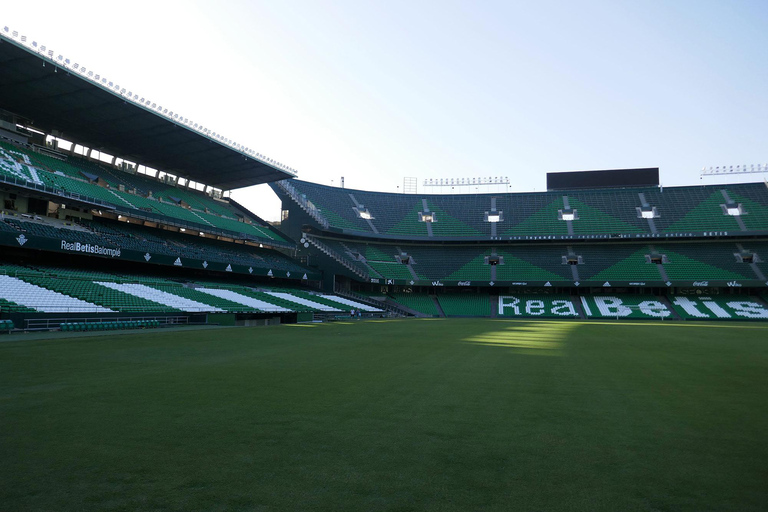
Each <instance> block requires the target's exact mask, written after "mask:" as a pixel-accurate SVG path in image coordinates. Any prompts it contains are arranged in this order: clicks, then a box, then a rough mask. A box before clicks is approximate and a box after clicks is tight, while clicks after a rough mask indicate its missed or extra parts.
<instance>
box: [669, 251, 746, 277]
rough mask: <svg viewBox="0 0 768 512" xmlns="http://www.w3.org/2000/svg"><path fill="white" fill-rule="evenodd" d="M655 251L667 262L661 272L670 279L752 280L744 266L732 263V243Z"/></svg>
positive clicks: (734, 259) (733, 261) (733, 257)
mask: <svg viewBox="0 0 768 512" xmlns="http://www.w3.org/2000/svg"><path fill="white" fill-rule="evenodd" d="M656 250H657V251H659V252H660V253H663V254H665V255H666V256H667V258H668V259H669V262H668V263H665V264H664V270H665V271H666V273H667V275H668V276H669V278H670V279H673V280H674V279H681V280H690V281H695V280H701V279H706V280H710V279H721V280H728V279H756V276H755V273H754V272H752V269H751V268H749V266H748V265H745V264H743V263H737V262H736V258H735V256H734V253H735V252H738V249H737V248H736V246H735V244H719V243H712V244H704V243H695V244H679V245H674V246H672V245H663V246H662V245H657V246H656ZM724 267H725V268H724ZM726 268H727V269H726Z"/></svg>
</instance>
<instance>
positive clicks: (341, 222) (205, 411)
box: [0, 27, 768, 511]
mask: <svg viewBox="0 0 768 512" xmlns="http://www.w3.org/2000/svg"><path fill="white" fill-rule="evenodd" d="M0 31H1V32H0V393H2V400H1V401H0V456H2V460H3V464H2V466H0V482H2V483H0V502H1V503H2V504H3V505H2V506H0V509H2V510H9V511H16V510H403V511H404V510H440V511H449V510H456V511H463V510H585V511H586V510H590V511H593V510H691V511H698V510H734V511H735V510H739V511H748V510H755V511H756V510H765V508H766V506H767V505H766V504H767V503H768V492H767V491H766V489H767V488H768V486H766V482H767V481H768V471H767V470H766V467H765V461H766V458H768V443H766V441H765V434H766V431H768V414H767V413H766V407H765V400H766V396H768V371H767V370H768V343H766V342H767V341H768V323H766V320H768V183H767V182H766V181H765V180H762V179H758V180H755V181H753V182H751V183H721V184H705V185H701V184H690V185H688V186H671V187H669V186H664V187H662V186H661V185H660V183H661V181H660V175H661V174H663V172H664V170H663V169H659V168H621V169H611V170H605V169H600V170H594V171H579V172H553V173H550V174H549V175H548V176H547V190H546V191H541V192H509V191H504V192H487V193H447V194H442V193H431V192H430V193H419V192H418V191H416V190H413V191H405V190H404V191H403V192H398V193H392V192H389V193H387V192H377V191H372V190H359V189H350V188H345V187H344V186H343V184H341V186H329V185H327V184H321V183H315V182H312V181H308V180H302V179H299V178H298V175H297V173H296V171H295V170H294V169H292V168H290V167H289V166H287V165H284V164H281V163H279V162H278V161H276V160H274V159H272V158H269V157H267V156H265V155H262V154H260V153H257V152H256V151H255V150H253V149H250V148H248V147H246V146H242V145H240V144H237V143H235V142H232V141H231V140H229V139H226V138H225V137H223V136H222V135H220V134H217V133H216V132H215V131H213V130H212V129H209V128H207V127H204V126H201V125H198V124H196V123H193V122H192V121H190V120H189V119H187V118H185V117H183V116H180V115H179V114H178V113H174V112H173V111H169V109H168V108H165V107H164V106H162V105H160V104H157V103H154V102H150V101H149V100H146V99H145V98H144V97H140V96H139V95H135V94H133V93H132V92H131V91H130V90H126V88H124V87H122V86H121V85H118V84H116V83H113V82H111V81H109V80H107V79H106V78H102V77H100V76H99V75H98V74H94V72H93V71H92V70H90V69H86V68H84V67H80V66H78V65H76V64H74V63H72V62H70V61H69V60H68V59H65V58H64V57H62V56H61V55H58V54H57V53H55V52H53V51H48V50H46V48H44V47H37V43H35V45H34V46H33V45H32V41H31V40H29V41H28V40H26V38H22V36H21V35H20V34H19V33H18V32H16V31H14V30H13V29H10V28H8V27H4V28H0ZM476 179H481V178H476ZM468 183H469V182H468ZM254 185H265V186H268V187H270V189H271V191H272V192H273V193H274V194H275V195H276V197H277V198H278V199H279V201H280V202H281V204H282V207H281V210H282V211H281V217H280V218H281V221H280V222H279V223H273V222H268V221H266V220H265V219H263V218H262V217H260V216H259V215H257V214H255V213H254V212H252V211H250V210H249V209H248V207H247V205H244V204H241V203H239V202H238V201H236V200H234V199H233V198H232V196H231V191H233V190H238V189H242V188H244V187H250V186H254ZM456 185H459V183H458V182H457V183H456ZM425 188H426V187H425ZM466 189H467V190H472V187H467V188H466Z"/></svg>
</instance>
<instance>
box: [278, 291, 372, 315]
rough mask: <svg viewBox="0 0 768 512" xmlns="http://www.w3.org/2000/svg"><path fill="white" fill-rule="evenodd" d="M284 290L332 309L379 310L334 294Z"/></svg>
mask: <svg viewBox="0 0 768 512" xmlns="http://www.w3.org/2000/svg"><path fill="white" fill-rule="evenodd" d="M284 291H286V292H288V293H289V294H290V295H292V296H294V297H297V298H302V299H306V300H308V301H312V302H315V303H319V304H325V305H326V306H328V307H331V308H333V309H334V310H339V311H347V310H349V309H356V310H357V309H360V310H362V311H381V310H380V309H376V308H372V307H370V306H367V305H365V304H360V303H358V302H354V301H348V300H344V299H341V298H340V297H336V296H335V295H319V294H315V293H309V292H306V291H303V290H296V289H287V290H284ZM349 302H351V303H352V304H353V306H351V307H350V304H349Z"/></svg>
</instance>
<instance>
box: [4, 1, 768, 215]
mask: <svg viewBox="0 0 768 512" xmlns="http://www.w3.org/2000/svg"><path fill="white" fill-rule="evenodd" d="M0 25H3V26H4V25H8V26H9V27H11V28H13V29H17V30H19V31H20V32H21V33H24V34H26V35H28V36H29V37H30V38H33V39H36V40H38V41H40V42H41V43H43V44H46V45H47V46H48V47H49V48H53V49H54V50H55V51H56V52H57V53H62V54H64V55H65V56H67V57H70V58H72V59H73V60H75V61H78V62H79V63H81V64H83V65H87V66H89V67H90V68H91V69H93V70H94V71H98V72H100V73H101V74H102V75H103V76H107V77H108V78H109V79H110V80H115V81H116V82H120V83H121V84H124V85H125V86H127V87H129V88H131V89H133V90H134V91H136V92H139V93H141V94H143V95H145V96H147V97H148V98H151V99H152V100H153V101H157V102H158V103H162V104H163V105H168V107H173V108H174V110H175V111H178V112H179V113H182V114H183V115H185V116H186V117H189V118H191V119H193V120H194V121H196V122H199V123H202V124H203V125H205V126H207V127H210V128H212V129H215V130H216V131H219V132H221V133H224V134H225V135H226V136H228V137H230V138H232V139H234V140H236V141H238V142H240V143H242V144H245V145H247V146H249V147H253V148H255V149H256V150H257V151H258V152H260V153H263V154H266V155H268V156H270V157H272V158H275V159H277V160H279V161H281V162H284V163H286V164H288V165H290V166H292V167H294V168H297V169H299V177H300V178H301V179H305V180H309V181H314V182H319V183H325V184H331V181H332V180H333V184H335V185H338V184H339V177H340V176H344V177H345V178H346V185H347V187H350V188H362V189H368V190H383V191H392V192H394V191H396V190H397V187H398V186H401V187H402V180H403V177H409V176H413V177H417V178H418V181H419V189H420V190H422V191H423V189H422V187H421V183H422V182H423V180H424V179H428V178H441V177H443V178H445V177H447V178H451V177H453V178H461V177H473V176H505V177H509V178H510V179H511V181H512V186H511V187H510V190H514V191H528V190H534V189H535V190H543V189H544V188H545V174H546V172H548V171H560V170H573V169H606V168H625V167H647V166H658V167H660V168H661V176H662V182H663V184H664V185H680V184H696V183H701V182H704V183H712V182H714V180H712V179H705V180H703V181H701V180H700V179H699V171H700V169H701V168H702V167H703V166H716V165H721V166H722V165H736V164H757V163H763V164H766V163H768V151H767V149H766V148H768V94H767V93H766V91H768V66H766V64H768V2H766V1H765V0H762V1H751V2H749V1H731V2H726V1H719V2H711V1H695V2H694V1H690V2H689V1H675V2H660V1H644V2H617V1H604V2H589V1H587V2H508V1H507V2H490V1H489V2H483V1H474V2H470V1H467V2H454V1H423V2H413V1H399V0H396V1H381V2H366V1H359V0H358V1H334V2H331V1H326V2H318V1H271V2H265V1H243V2H236V1H231V2H230V1H219V2H202V1H190V0H187V1H178V2H177V1H159V2H158V1H155V2H146V1H141V0H140V1H133V2H105V1H98V2H82V1H71V2H61V1H56V2H52V1H47V0H45V1H35V2H14V3H9V5H4V6H3V9H2V12H0ZM749 179H750V180H757V179H762V176H760V175H752V176H751V177H749ZM265 188H266V187H256V188H255V189H250V190H244V191H240V192H236V193H235V197H236V198H237V199H238V200H241V201H243V202H244V203H245V204H246V205H247V206H249V207H251V208H252V209H253V210H254V211H255V212H256V213H258V214H260V215H262V216H264V217H265V218H268V219H276V218H278V216H279V203H278V202H277V200H276V199H275V197H274V195H273V194H272V193H271V192H270V191H268V190H265Z"/></svg>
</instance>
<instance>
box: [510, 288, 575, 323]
mask: <svg viewBox="0 0 768 512" xmlns="http://www.w3.org/2000/svg"><path fill="white" fill-rule="evenodd" d="M496 307H498V317H499V318H527V317H532V318H534V317H539V318H578V317H579V313H578V309H577V307H576V305H575V304H574V302H573V298H572V297H569V296H568V295H562V294H546V295H544V294H534V293H512V294H506V295H500V296H499V303H498V306H496Z"/></svg>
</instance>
